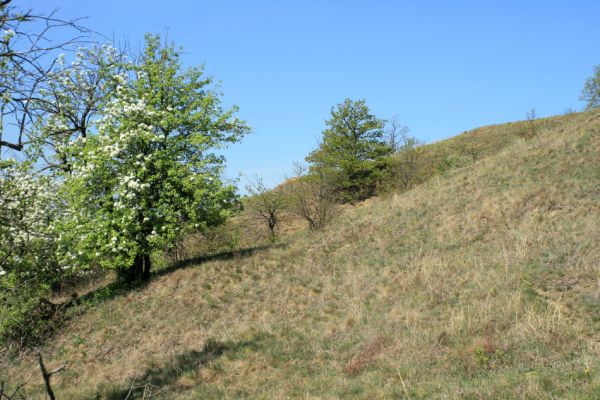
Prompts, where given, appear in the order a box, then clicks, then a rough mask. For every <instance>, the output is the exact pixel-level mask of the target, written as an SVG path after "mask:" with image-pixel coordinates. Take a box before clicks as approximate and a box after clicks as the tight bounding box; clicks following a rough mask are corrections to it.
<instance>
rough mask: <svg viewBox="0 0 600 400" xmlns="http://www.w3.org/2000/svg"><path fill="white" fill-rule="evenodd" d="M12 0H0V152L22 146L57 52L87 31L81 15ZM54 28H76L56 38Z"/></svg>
mask: <svg viewBox="0 0 600 400" xmlns="http://www.w3.org/2000/svg"><path fill="white" fill-rule="evenodd" d="M11 3H12V1H11V0H4V1H2V2H0V32H2V37H0V97H1V98H0V156H1V155H2V151H3V149H6V148H8V149H12V150H14V151H22V150H23V149H24V148H25V146H26V145H27V144H28V143H29V142H30V140H31V135H32V130H33V129H32V127H33V126H35V124H36V119H37V117H38V115H37V113H36V112H35V110H34V108H35V107H34V106H33V105H34V102H35V99H36V98H38V97H39V95H40V90H41V89H42V88H43V87H44V86H45V85H46V84H47V83H48V80H49V77H50V75H51V72H52V70H53V69H54V68H55V65H56V61H57V59H58V54H57V52H59V51H69V50H72V49H73V48H74V47H75V46H77V45H81V44H82V43H84V42H86V38H87V35H88V34H90V33H91V32H90V30H88V29H86V28H84V27H82V26H81V25H80V24H79V20H64V19H61V18H58V17H57V16H56V12H52V13H50V14H47V15H44V14H37V13H35V12H34V11H32V10H27V11H20V10H18V9H16V8H15V7H13V6H12V5H11ZM56 30H71V31H73V32H74V34H73V36H72V37H71V38H70V39H68V40H63V41H59V42H54V41H52V40H51V36H52V34H53V33H54V31H56Z"/></svg>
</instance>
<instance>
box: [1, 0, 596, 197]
mask: <svg viewBox="0 0 600 400" xmlns="http://www.w3.org/2000/svg"><path fill="white" fill-rule="evenodd" d="M13 3H14V5H20V6H24V7H27V6H29V7H32V8H34V9H36V10H49V9H53V8H59V14H60V15H61V16H63V17H65V18H73V17H82V16H87V17H89V18H88V19H87V20H86V22H85V25H86V26H88V27H91V28H92V29H94V30H96V31H98V32H100V33H102V34H104V35H106V36H108V37H113V38H114V39H115V40H117V41H121V42H122V41H124V40H128V41H129V42H130V43H137V42H139V41H140V40H141V39H142V38H143V35H144V33H145V32H153V33H161V34H162V33H165V32H168V35H169V38H170V39H172V40H173V41H174V42H175V43H176V44H177V45H181V46H183V47H184V49H185V51H186V54H185V56H184V58H183V61H184V63H185V64H187V65H197V64H201V63H205V65H206V71H207V73H208V74H210V75H212V76H214V77H215V78H216V79H217V80H220V81H222V86H221V88H222V90H223V92H224V99H223V100H224V103H225V104H226V105H231V104H236V105H238V106H239V107H240V113H239V115H240V116H241V117H242V118H244V119H245V120H247V122H248V123H249V125H251V127H252V128H253V133H252V134H251V135H248V136H247V137H245V138H244V139H243V141H242V142H241V143H238V144H235V145H233V146H231V147H230V148H229V149H227V150H226V152H225V154H226V157H227V160H228V168H227V175H228V176H230V177H235V176H237V175H238V174H239V173H244V174H246V175H254V174H257V175H260V176H262V177H263V178H264V179H265V182H266V183H268V184H270V185H272V184H275V183H277V182H279V181H281V180H282V179H283V178H284V177H285V176H286V174H287V175H289V174H291V172H292V164H293V162H294V161H302V160H303V159H304V157H305V156H306V155H307V154H308V153H309V152H310V151H311V150H312V149H313V148H315V147H316V145H317V143H318V140H319V137H320V135H321V131H322V130H323V127H324V120H325V119H327V118H328V117H329V112H330V109H331V107H332V106H333V105H335V104H337V103H340V102H342V101H343V100H344V99H345V98H347V97H348V98H352V99H361V98H365V99H366V100H367V104H368V105H369V107H370V108H371V110H372V111H373V112H374V113H375V114H376V115H378V116H379V117H381V118H387V117H390V116H392V115H394V114H397V115H398V116H399V119H400V121H401V122H403V123H404V124H406V125H408V126H409V127H410V129H411V132H412V133H413V134H414V135H415V136H417V137H419V138H420V139H422V140H424V141H427V142H431V141H434V140H438V139H442V138H447V137H450V136H453V135H456V134H459V133H461V132H463V131H465V130H468V129H472V128H475V127H478V126H481V125H487V124H494V123H501V122H508V121H513V120H518V119H524V117H525V114H526V113H527V111H529V110H530V109H532V108H535V109H536V111H537V115H539V116H549V115H554V114H561V113H563V112H564V111H565V110H566V109H568V108H573V109H581V108H582V106H583V104H582V103H581V102H580V101H579V93H580V91H581V88H582V86H583V82H584V80H585V78H586V77H588V76H589V75H590V74H591V73H592V67H593V65H596V64H600V51H599V48H598V44H597V41H598V38H599V37H600V23H598V20H599V17H600V1H597V0H595V1H592V0H590V1H577V0H571V1H553V0H546V1H526V0H521V1H512V0H508V1H494V2H492V1H484V0H480V1H459V0H456V1H410V2H409V1H393V0H388V1H383V0H371V1H367V0H365V1H350V0H346V1H341V0H336V1H285V0H280V1H275V0H273V1H249V0H246V1H243V0H239V1H227V0H222V1H216V0H215V1H200V0H198V1H193V0H171V1H151V0H120V1H116V0H14V2H13ZM243 183H244V179H242V186H243Z"/></svg>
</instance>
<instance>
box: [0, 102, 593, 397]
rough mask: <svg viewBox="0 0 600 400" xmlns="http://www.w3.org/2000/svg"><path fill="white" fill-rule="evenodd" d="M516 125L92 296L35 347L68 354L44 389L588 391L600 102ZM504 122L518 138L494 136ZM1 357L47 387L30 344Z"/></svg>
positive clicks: (9, 370) (192, 393) (185, 393)
mask: <svg viewBox="0 0 600 400" xmlns="http://www.w3.org/2000/svg"><path fill="white" fill-rule="evenodd" d="M519 127H521V125H519V124H508V125H502V126H496V127H487V128H481V129H480V130H477V131H475V132H473V133H470V134H468V135H467V136H465V137H459V138H456V139H452V140H450V141H447V142H445V143H446V145H448V146H451V145H455V144H456V143H460V140H463V141H465V140H468V141H471V142H472V146H474V147H477V148H481V149H484V148H485V149H486V150H481V151H482V152H487V151H489V152H492V150H491V149H492V147H493V146H499V147H498V148H500V147H503V149H502V150H500V151H499V152H496V154H493V155H490V156H488V157H483V156H482V157H477V158H475V159H474V160H475V161H474V162H473V163H472V164H471V165H469V166H466V167H464V168H459V169H456V170H452V171H448V172H446V173H445V174H443V175H440V176H438V177H436V178H434V179H431V180H429V181H427V182H426V183H424V184H422V185H420V186H418V187H416V188H415V189H413V190H411V191H409V192H406V193H403V194H397V195H393V196H389V197H386V198H380V199H371V200H369V201H367V202H365V203H363V204H360V205H358V206H356V207H352V208H350V209H349V210H347V211H346V212H345V213H344V214H343V215H342V216H340V217H339V218H338V219H337V220H336V221H335V222H334V223H333V224H332V225H330V226H329V227H327V228H326V229H325V230H324V231H322V232H317V233H314V234H311V235H308V234H306V233H304V232H297V233H294V234H290V236H288V238H287V240H286V243H285V246H273V247H271V248H263V249H259V250H256V251H254V252H240V253H232V254H229V257H228V258H227V259H219V258H218V257H216V258H213V259H212V260H210V261H206V262H204V263H201V264H198V265H194V266H192V267H188V268H184V269H179V270H176V271H174V272H172V273H169V274H165V275H163V276H160V277H158V278H156V279H155V280H153V281H152V282H151V283H150V285H148V287H146V288H144V289H141V290H138V291H133V292H129V293H126V294H123V295H119V296H115V297H114V298H112V299H109V300H107V301H105V302H99V303H97V304H96V305H95V306H93V307H88V308H87V309H86V311H85V313H83V315H81V316H79V317H77V318H73V319H72V320H71V322H70V323H69V326H67V327H65V329H64V331H63V333H62V334H61V335H60V336H59V337H57V338H56V339H55V340H54V341H53V342H52V343H49V344H48V345H47V347H46V348H45V349H44V354H45V358H46V360H47V363H48V364H49V366H48V367H49V368H52V367H53V366H54V365H55V364H56V365H58V364H63V363H67V364H68V369H67V371H65V372H63V373H61V374H60V375H57V376H55V378H54V379H55V381H54V382H55V388H56V389H55V391H56V392H57V393H58V394H59V396H61V397H60V398H67V399H68V398H73V399H79V398H82V399H86V398H89V399H94V398H102V399H122V398H124V397H125V396H126V395H127V393H129V390H130V388H131V387H132V386H140V387H144V386H145V385H147V384H151V385H152V388H153V389H152V390H154V392H155V393H157V394H156V396H155V398H179V399H197V398H231V399H233V398H263V399H278V398H307V399H316V398H319V399H337V398H364V399H375V398H385V399H387V398H410V399H417V398H447V399H454V398H472V399H487V398H523V399H540V398H542V399H543V398H547V399H554V398H571V399H582V398H583V399H585V398H589V399H595V398H598V396H599V393H600V345H599V344H598V340H597V337H598V333H599V328H600V312H599V310H600V245H599V241H598V238H599V237H600V161H599V158H600V157H599V156H598V155H599V154H600V139H599V138H600V114H599V113H581V114H573V115H569V116H565V117H560V118H558V117H557V118H553V119H550V120H548V122H547V123H545V124H544V125H543V126H542V128H539V131H538V135H537V136H536V137H533V138H531V139H528V140H522V139H519V138H518V135H517V133H516V132H518V131H519V129H520V128H519ZM507 132H508V133H507ZM506 135H511V136H510V137H513V136H514V137H516V138H515V139H514V140H513V141H512V142H511V143H512V144H510V145H509V146H500V141H501V138H506V137H507V136H506ZM488 140H489V141H491V142H493V143H492V144H490V143H489V142H487V141H488ZM496 141H497V142H496ZM463 143H465V142H463ZM443 145H444V143H438V144H435V145H434V146H436V149H437V148H438V147H437V146H439V151H440V154H441V153H442V152H445V153H444V154H447V152H448V151H450V150H448V149H444V148H443V147H442V146H443ZM436 151H438V150H436ZM492 153H493V152H492ZM2 367H4V368H2ZM0 370H1V371H2V372H0V375H6V376H7V377H8V378H10V381H11V382H21V381H27V382H28V387H29V389H28V390H29V393H30V394H31V395H32V397H33V398H42V390H43V388H42V382H41V381H40V378H39V377H38V373H37V371H36V370H35V368H34V362H33V359H32V358H31V357H29V356H27V355H25V356H23V357H21V358H19V359H14V360H10V359H4V360H3V361H2V364H0ZM145 387H148V386H145ZM36 396H37V397H36ZM132 396H133V397H134V398H141V396H142V395H141V392H139V391H138V392H136V391H133V392H132ZM136 396H137V397H136ZM130 398H131V397H130Z"/></svg>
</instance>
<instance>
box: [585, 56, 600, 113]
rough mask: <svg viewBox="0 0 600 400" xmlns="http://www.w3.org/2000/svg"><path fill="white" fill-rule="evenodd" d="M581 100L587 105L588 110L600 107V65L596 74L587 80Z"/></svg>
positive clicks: (596, 68)
mask: <svg viewBox="0 0 600 400" xmlns="http://www.w3.org/2000/svg"><path fill="white" fill-rule="evenodd" d="M581 100H583V101H585V102H586V103H587V104H586V108H587V109H588V110H591V109H594V108H598V107H600V65H596V66H595V67H594V74H593V75H592V76H590V77H589V78H587V79H586V81H585V85H584V86H583V91H582V92H581Z"/></svg>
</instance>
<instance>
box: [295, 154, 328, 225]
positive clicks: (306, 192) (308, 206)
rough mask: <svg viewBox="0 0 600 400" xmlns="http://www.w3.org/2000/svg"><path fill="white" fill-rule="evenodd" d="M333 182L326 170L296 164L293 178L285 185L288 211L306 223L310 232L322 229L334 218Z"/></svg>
mask: <svg viewBox="0 0 600 400" xmlns="http://www.w3.org/2000/svg"><path fill="white" fill-rule="evenodd" d="M334 182H335V180H334V178H333V177H332V176H331V175H330V172H328V170H327V169H324V168H316V169H315V168H312V169H311V172H310V174H307V168H305V167H302V166H301V165H299V164H296V167H295V176H294V177H293V178H291V179H289V180H288V182H287V183H286V197H287V199H288V210H289V211H290V212H291V213H292V214H295V215H297V216H299V217H301V218H303V219H304V220H305V221H306V222H307V223H308V229H309V230H310V231H314V230H318V229H321V228H323V227H324V226H325V225H326V224H327V223H329V222H330V221H331V220H332V219H333V217H334V216H335V205H336V192H337V190H336V186H335V183H334Z"/></svg>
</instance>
